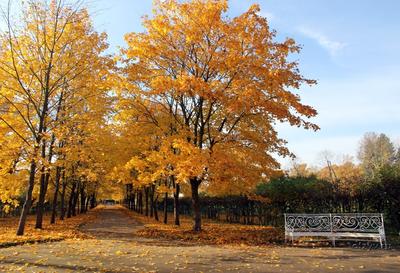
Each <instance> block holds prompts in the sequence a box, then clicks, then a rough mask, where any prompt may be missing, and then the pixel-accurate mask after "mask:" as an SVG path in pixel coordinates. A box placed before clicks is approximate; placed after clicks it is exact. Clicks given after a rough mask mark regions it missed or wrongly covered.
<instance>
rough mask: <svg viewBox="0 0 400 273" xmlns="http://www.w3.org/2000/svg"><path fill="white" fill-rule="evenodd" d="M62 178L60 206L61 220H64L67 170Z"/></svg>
mask: <svg viewBox="0 0 400 273" xmlns="http://www.w3.org/2000/svg"><path fill="white" fill-rule="evenodd" d="M62 176H63V178H62V190H61V208H60V220H64V217H65V190H66V188H67V180H66V179H65V171H63V175H62Z"/></svg>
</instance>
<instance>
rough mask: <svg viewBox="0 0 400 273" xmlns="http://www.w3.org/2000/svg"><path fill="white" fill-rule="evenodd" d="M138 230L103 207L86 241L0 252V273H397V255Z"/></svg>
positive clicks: (399, 269) (115, 210) (129, 220)
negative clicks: (174, 237)
mask: <svg viewBox="0 0 400 273" xmlns="http://www.w3.org/2000/svg"><path fill="white" fill-rule="evenodd" d="M140 228H142V225H141V224H140V223H138V222H137V221H135V220H134V219H132V218H130V217H129V216H127V215H126V214H125V213H124V211H123V210H122V209H121V208H119V207H106V208H104V209H101V210H100V211H99V212H98V217H97V218H96V220H94V221H92V222H89V223H87V224H85V225H84V226H82V227H81V229H82V230H83V231H84V232H85V233H87V234H89V235H92V236H93V238H92V239H81V240H66V241H62V242H54V243H44V244H34V245H24V246H16V247H10V248H3V249H0V272H110V273H112V272H396V273H398V272H400V251H398V250H380V249H379V250H366V249H351V248H315V249H313V248H294V247H245V246H243V247H239V246H238V247H235V246H224V247H221V246H208V245H195V244H188V243H184V242H179V241H165V240H164V241H163V240H161V241H160V240H159V239H144V238H140V237H138V236H136V235H135V232H136V231H137V230H138V229H140Z"/></svg>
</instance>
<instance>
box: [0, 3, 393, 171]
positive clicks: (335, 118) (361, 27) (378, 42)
mask: <svg viewBox="0 0 400 273" xmlns="http://www.w3.org/2000/svg"><path fill="white" fill-rule="evenodd" d="M3 1H4V0H1V2H3ZM252 3H258V4H260V6H261V14H262V15H265V16H266V17H267V18H268V19H269V20H270V23H271V26H272V27H273V28H274V29H276V30H277V31H278V39H283V38H285V37H291V38H294V39H295V40H296V41H297V42H298V43H299V44H301V45H302V46H303V50H302V52H301V54H300V55H298V56H296V58H297V59H299V61H300V64H301V66H300V67H301V71H302V73H303V74H304V75H305V76H307V77H309V78H312V79H316V80H318V85H317V86H313V87H311V88H309V87H304V88H302V89H301V90H300V91H299V94H300V95H301V97H302V98H303V101H304V102H305V103H307V104H310V105H313V106H314V107H315V108H316V109H317V110H318V112H319V115H318V117H317V118H315V119H314V120H313V121H314V122H315V123H317V124H318V125H319V126H320V127H321V130H320V131H319V132H316V133H315V132H307V131H304V130H302V129H298V128H289V127H288V126H285V125H282V126H279V132H280V135H281V137H283V138H285V139H287V140H288V141H289V144H288V146H289V148H290V149H291V150H292V151H293V152H294V153H295V154H296V155H297V156H298V157H299V159H300V160H302V161H305V162H307V163H309V164H318V163H320V162H319V158H320V156H319V154H320V152H321V151H324V150H329V151H331V152H333V153H335V154H336V155H337V157H338V158H340V157H341V156H342V155H344V154H347V155H353V156H355V155H356V151H357V148H358V144H359V141H360V139H361V137H362V136H363V134H364V133H366V132H370V131H375V132H379V133H385V134H387V135H388V136H390V137H391V138H392V139H393V140H394V141H395V142H396V143H397V144H399V143H400V107H399V106H398V105H399V99H400V16H399V11H400V1H397V0H381V1H376V0H335V1H332V0H331V1H329V0H325V1H323V0H301V1H299V0H258V1H257V0H231V1H230V7H231V8H230V11H229V15H230V16H235V15H238V14H240V13H242V12H244V11H245V10H246V9H247V8H248V7H249V6H250V5H251V4H252ZM151 6H152V1H151V0H111V1H110V0H91V4H90V10H91V13H92V14H93V16H94V20H95V25H96V28H97V29H98V30H99V31H106V32H107V33H108V35H109V42H110V45H111V50H113V51H115V50H116V49H117V47H118V46H124V40H123V35H124V34H126V33H128V32H134V31H142V30H143V28H142V26H141V17H142V16H143V15H145V14H150V13H151ZM281 161H282V163H283V164H284V165H286V164H287V161H286V160H281Z"/></svg>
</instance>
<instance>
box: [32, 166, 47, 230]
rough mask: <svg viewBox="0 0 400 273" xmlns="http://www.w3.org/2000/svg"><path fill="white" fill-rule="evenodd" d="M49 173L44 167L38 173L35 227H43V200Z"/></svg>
mask: <svg viewBox="0 0 400 273" xmlns="http://www.w3.org/2000/svg"><path fill="white" fill-rule="evenodd" d="M49 179H50V173H48V171H46V168H45V167H43V168H42V173H41V175H40V192H39V199H38V202H37V205H36V209H37V210H36V224H35V228H37V229H42V227H43V211H44V201H45V198H46V192H47V186H48V184H49Z"/></svg>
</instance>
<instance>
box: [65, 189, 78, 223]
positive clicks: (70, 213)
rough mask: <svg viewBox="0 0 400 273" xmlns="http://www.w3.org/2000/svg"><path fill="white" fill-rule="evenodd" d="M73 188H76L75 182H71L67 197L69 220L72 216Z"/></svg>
mask: <svg viewBox="0 0 400 273" xmlns="http://www.w3.org/2000/svg"><path fill="white" fill-rule="evenodd" d="M75 188H76V182H73V183H72V188H71V193H70V195H69V201H68V212H67V218H71V216H72V206H73V203H74V195H75Z"/></svg>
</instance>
